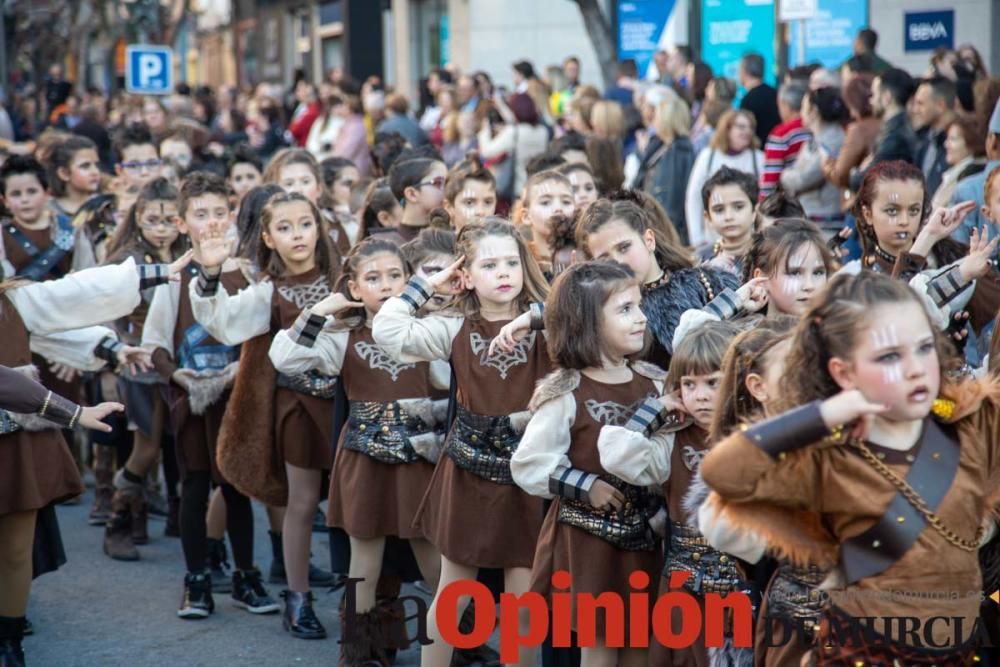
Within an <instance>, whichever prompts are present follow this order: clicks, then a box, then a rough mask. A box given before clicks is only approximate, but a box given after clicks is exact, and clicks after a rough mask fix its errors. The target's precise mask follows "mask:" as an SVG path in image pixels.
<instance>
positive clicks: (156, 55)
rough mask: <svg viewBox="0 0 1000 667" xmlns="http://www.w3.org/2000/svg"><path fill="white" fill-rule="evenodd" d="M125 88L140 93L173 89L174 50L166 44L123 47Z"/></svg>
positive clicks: (161, 93)
mask: <svg viewBox="0 0 1000 667" xmlns="http://www.w3.org/2000/svg"><path fill="white" fill-rule="evenodd" d="M125 89H126V90H127V91H128V92H130V93H138V94H140V95H169V94H170V93H172V92H173V91H174V52H173V50H172V49H170V48H169V47H166V46H148V45H145V44H142V45H139V44H134V45H132V46H129V47H128V48H126V49H125Z"/></svg>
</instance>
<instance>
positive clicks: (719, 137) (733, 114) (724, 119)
mask: <svg viewBox="0 0 1000 667" xmlns="http://www.w3.org/2000/svg"><path fill="white" fill-rule="evenodd" d="M740 116H743V117H744V118H746V119H747V120H748V121H750V133H751V136H750V146H749V148H748V149H747V150H753V149H754V148H757V147H758V143H759V142H758V140H757V135H756V134H754V132H756V130H757V119H756V118H754V117H753V114H752V113H750V112H749V111H745V110H743V109H730V110H728V111H726V112H725V113H724V114H722V116H720V117H719V122H718V123H717V124H716V126H715V134H713V135H712V140H711V141H710V142H709V146H711V147H712V148H714V149H715V150H717V151H726V152H728V151H729V150H730V146H729V130H731V129H732V127H733V124H734V123H736V119H737V118H739V117H740Z"/></svg>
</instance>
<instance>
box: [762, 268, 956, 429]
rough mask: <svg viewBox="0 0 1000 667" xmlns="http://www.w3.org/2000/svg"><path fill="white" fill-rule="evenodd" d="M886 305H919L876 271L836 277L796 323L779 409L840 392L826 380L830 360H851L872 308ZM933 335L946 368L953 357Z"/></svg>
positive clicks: (906, 287)
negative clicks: (781, 403)
mask: <svg viewBox="0 0 1000 667" xmlns="http://www.w3.org/2000/svg"><path fill="white" fill-rule="evenodd" d="M890 303H915V304H918V305H921V307H922V304H921V302H920V299H919V297H917V294H916V293H915V292H914V291H913V290H912V289H911V288H910V286H909V285H907V284H906V283H904V282H902V281H900V280H895V279H893V278H890V277H889V276H886V275H883V274H881V273H877V272H875V271H861V272H860V273H858V274H856V275H847V274H845V273H841V274H838V275H836V276H834V277H833V278H832V279H831V280H830V281H829V282H828V283H827V284H826V286H825V287H824V288H823V290H822V291H821V292H820V293H819V294H818V295H817V296H816V297H815V298H814V299H813V301H812V304H811V306H810V308H809V310H808V311H806V313H805V315H803V316H802V318H801V319H800V320H799V323H798V326H797V327H796V329H795V334H794V337H793V339H792V347H791V350H790V352H789V355H788V358H787V362H786V365H785V373H784V377H785V388H786V389H785V391H784V392H783V394H782V398H783V405H782V406H781V409H782V410H787V409H790V408H793V407H796V406H798V405H803V404H805V403H809V402H811V401H815V400H822V399H826V398H829V397H830V396H833V395H834V394H837V393H839V392H840V391H841V389H840V386H839V385H838V384H837V383H836V382H835V381H834V379H833V377H832V376H831V375H830V371H829V362H830V359H832V358H834V357H839V358H841V359H849V358H850V357H851V355H852V354H853V352H854V350H855V348H856V347H857V344H858V335H859V334H860V333H861V330H862V328H863V327H864V326H865V325H867V324H868V323H870V322H872V321H873V320H872V319H871V318H872V317H873V314H872V313H873V310H874V308H876V307H878V306H880V305H882V304H890ZM911 324H912V323H911ZM928 326H930V329H931V331H934V332H935V341H936V343H937V350H938V357H939V361H940V363H941V364H942V369H944V365H945V362H946V361H947V360H948V359H949V357H950V356H951V354H952V353H951V352H950V351H949V349H948V348H949V344H948V343H947V341H946V340H945V339H944V337H943V336H941V335H939V334H937V332H936V330H935V329H934V327H933V326H931V325H930V320H929V318H928Z"/></svg>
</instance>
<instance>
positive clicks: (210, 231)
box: [194, 222, 233, 269]
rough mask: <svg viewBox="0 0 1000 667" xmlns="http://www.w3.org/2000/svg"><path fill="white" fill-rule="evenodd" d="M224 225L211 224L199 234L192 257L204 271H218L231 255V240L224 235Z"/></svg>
mask: <svg viewBox="0 0 1000 667" xmlns="http://www.w3.org/2000/svg"><path fill="white" fill-rule="evenodd" d="M226 227H227V226H226V225H222V224H219V223H217V222H214V223H211V224H210V225H209V226H208V228H207V229H205V231H203V232H202V233H201V236H200V238H199V239H198V243H197V245H196V246H195V252H194V257H195V258H196V259H197V260H198V263H199V264H201V265H202V267H204V268H206V269H218V268H220V267H221V266H222V265H223V264H224V263H225V262H226V260H227V259H229V258H230V257H231V256H232V254H233V243H232V240H231V239H230V238H229V237H228V236H227V235H226Z"/></svg>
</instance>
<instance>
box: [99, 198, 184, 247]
mask: <svg viewBox="0 0 1000 667" xmlns="http://www.w3.org/2000/svg"><path fill="white" fill-rule="evenodd" d="M154 201H169V202H172V203H173V202H176V201H177V188H175V187H174V186H172V185H171V184H170V182H169V181H167V179H165V178H155V179H153V180H152V181H150V182H149V183H147V184H146V185H145V186H143V188H142V190H140V191H139V197H138V198H137V199H136V200H135V204H133V205H132V208H131V209H129V212H128V215H127V216H126V217H125V221H124V222H123V223H122V224H120V225H118V226H117V227H116V228H115V231H114V232H112V234H111V238H110V239H108V245H107V249H106V251H105V252H107V256H108V259H107V263H109V264H117V263H118V262H119V261H121V259H123V258H124V256H125V255H126V254H127V253H129V252H130V251H131V250H133V249H134V248H143V249H146V248H148V247H149V246H148V244H147V243H146V240H145V238H144V237H143V235H142V230H141V229H140V227H139V219H140V218H141V217H142V214H143V211H144V210H145V208H146V206H147V205H148V204H149V203H150V202H154ZM169 222H170V224H171V225H172V224H173V220H170V221H169ZM187 245H188V239H187V238H186V237H185V235H184V234H178V235H177V238H176V239H174V242H173V244H172V245H171V246H170V256H171V257H179V256H180V255H181V254H182V253H183V252H184V251H185V249H186V248H187Z"/></svg>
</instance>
